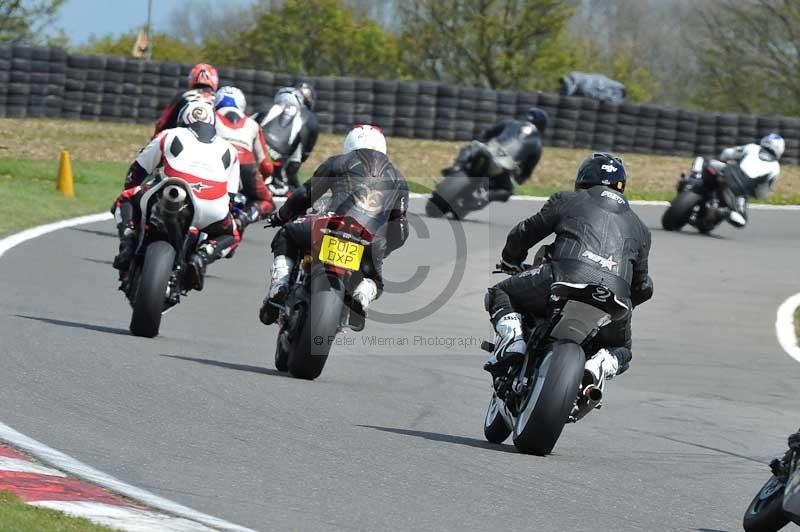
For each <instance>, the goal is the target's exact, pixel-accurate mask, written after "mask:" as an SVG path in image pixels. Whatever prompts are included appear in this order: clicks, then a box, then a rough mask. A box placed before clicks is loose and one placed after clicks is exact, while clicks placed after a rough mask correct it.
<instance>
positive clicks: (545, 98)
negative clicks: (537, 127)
mask: <svg viewBox="0 0 800 532" xmlns="http://www.w3.org/2000/svg"><path fill="white" fill-rule="evenodd" d="M560 100H561V97H560V96H559V95H558V94H550V93H548V92H538V91H537V92H528V93H520V94H519V99H518V100H517V107H518V108H520V112H521V113H524V112H525V111H527V110H528V108H529V107H533V106H536V107H539V108H540V109H543V110H545V111H546V112H547V114H549V115H550V120H549V122H548V126H547V129H546V130H545V132H544V143H545V144H546V145H548V146H552V145H554V141H555V136H556V131H557V130H558V113H559V111H560V106H559V102H560Z"/></svg>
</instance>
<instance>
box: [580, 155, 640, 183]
mask: <svg viewBox="0 0 800 532" xmlns="http://www.w3.org/2000/svg"><path fill="white" fill-rule="evenodd" d="M627 180H628V174H627V172H626V171H625V165H624V164H623V163H622V159H620V158H619V157H614V156H613V155H611V154H610V153H605V152H602V153H593V154H591V155H590V156H588V157H587V158H586V159H584V160H583V162H582V163H581V165H580V166H579V167H578V174H577V175H576V176H575V190H580V189H582V188H591V187H596V186H598V185H605V186H607V187H609V188H613V189H614V190H616V191H618V192H623V191H624V190H625V182H626V181H627Z"/></svg>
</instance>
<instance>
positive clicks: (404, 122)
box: [394, 81, 419, 138]
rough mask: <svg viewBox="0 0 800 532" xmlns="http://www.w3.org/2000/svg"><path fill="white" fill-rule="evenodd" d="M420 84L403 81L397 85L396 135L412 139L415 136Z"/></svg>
mask: <svg viewBox="0 0 800 532" xmlns="http://www.w3.org/2000/svg"><path fill="white" fill-rule="evenodd" d="M418 95H419V84H418V83H417V82H415V81H401V82H399V83H398V84H397V96H396V99H395V108H394V111H395V118H394V135H395V136H396V137H406V138H411V137H413V136H414V117H415V116H416V114H417V96H418Z"/></svg>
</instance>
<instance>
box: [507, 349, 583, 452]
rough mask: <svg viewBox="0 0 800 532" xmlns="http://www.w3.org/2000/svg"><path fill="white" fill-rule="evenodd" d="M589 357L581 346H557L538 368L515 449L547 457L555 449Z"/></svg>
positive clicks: (518, 423)
mask: <svg viewBox="0 0 800 532" xmlns="http://www.w3.org/2000/svg"><path fill="white" fill-rule="evenodd" d="M585 364H586V356H585V355H584V353H583V349H581V347H580V346H579V345H578V344H575V343H572V342H564V343H556V344H555V345H553V350H552V351H551V353H550V354H549V355H547V357H545V359H544V361H543V362H542V363H541V364H540V365H539V369H538V370H537V374H536V379H535V380H534V385H533V386H532V387H531V391H530V396H529V397H528V402H527V404H526V405H525V406H524V407H523V408H522V410H521V412H520V415H519V416H518V417H517V421H516V426H515V427H514V446H515V447H516V448H517V450H518V451H519V452H521V453H524V454H536V455H539V456H544V455H546V454H550V452H551V451H552V450H553V447H555V445H556V442H557V441H558V437H559V436H560V435H561V431H562V430H564V425H565V424H566V422H567V420H568V419H569V414H570V412H571V411H572V407H573V406H574V405H575V400H576V399H577V397H578V390H579V388H580V384H581V378H582V377H583V369H584V365H585Z"/></svg>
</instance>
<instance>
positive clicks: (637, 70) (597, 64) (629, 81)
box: [576, 39, 657, 102]
mask: <svg viewBox="0 0 800 532" xmlns="http://www.w3.org/2000/svg"><path fill="white" fill-rule="evenodd" d="M576 55H577V62H578V65H577V69H578V70H581V71H584V72H593V73H597V74H605V75H606V76H608V77H609V78H611V79H614V80H617V81H619V82H621V83H624V84H625V89H626V92H627V94H626V96H625V98H626V99H627V100H630V101H634V102H650V101H653V97H654V94H655V91H656V87H657V81H656V80H655V79H654V78H653V74H652V73H651V71H650V70H649V69H648V68H647V66H646V65H645V64H644V63H643V62H642V61H641V58H640V56H639V54H637V53H636V47H635V46H634V43H633V42H632V41H631V42H628V43H625V44H620V43H617V45H616V46H615V47H614V48H610V49H609V48H604V47H600V46H598V43H597V42H596V41H592V40H588V39H587V40H583V41H582V42H579V44H578V45H577V48H576Z"/></svg>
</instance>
